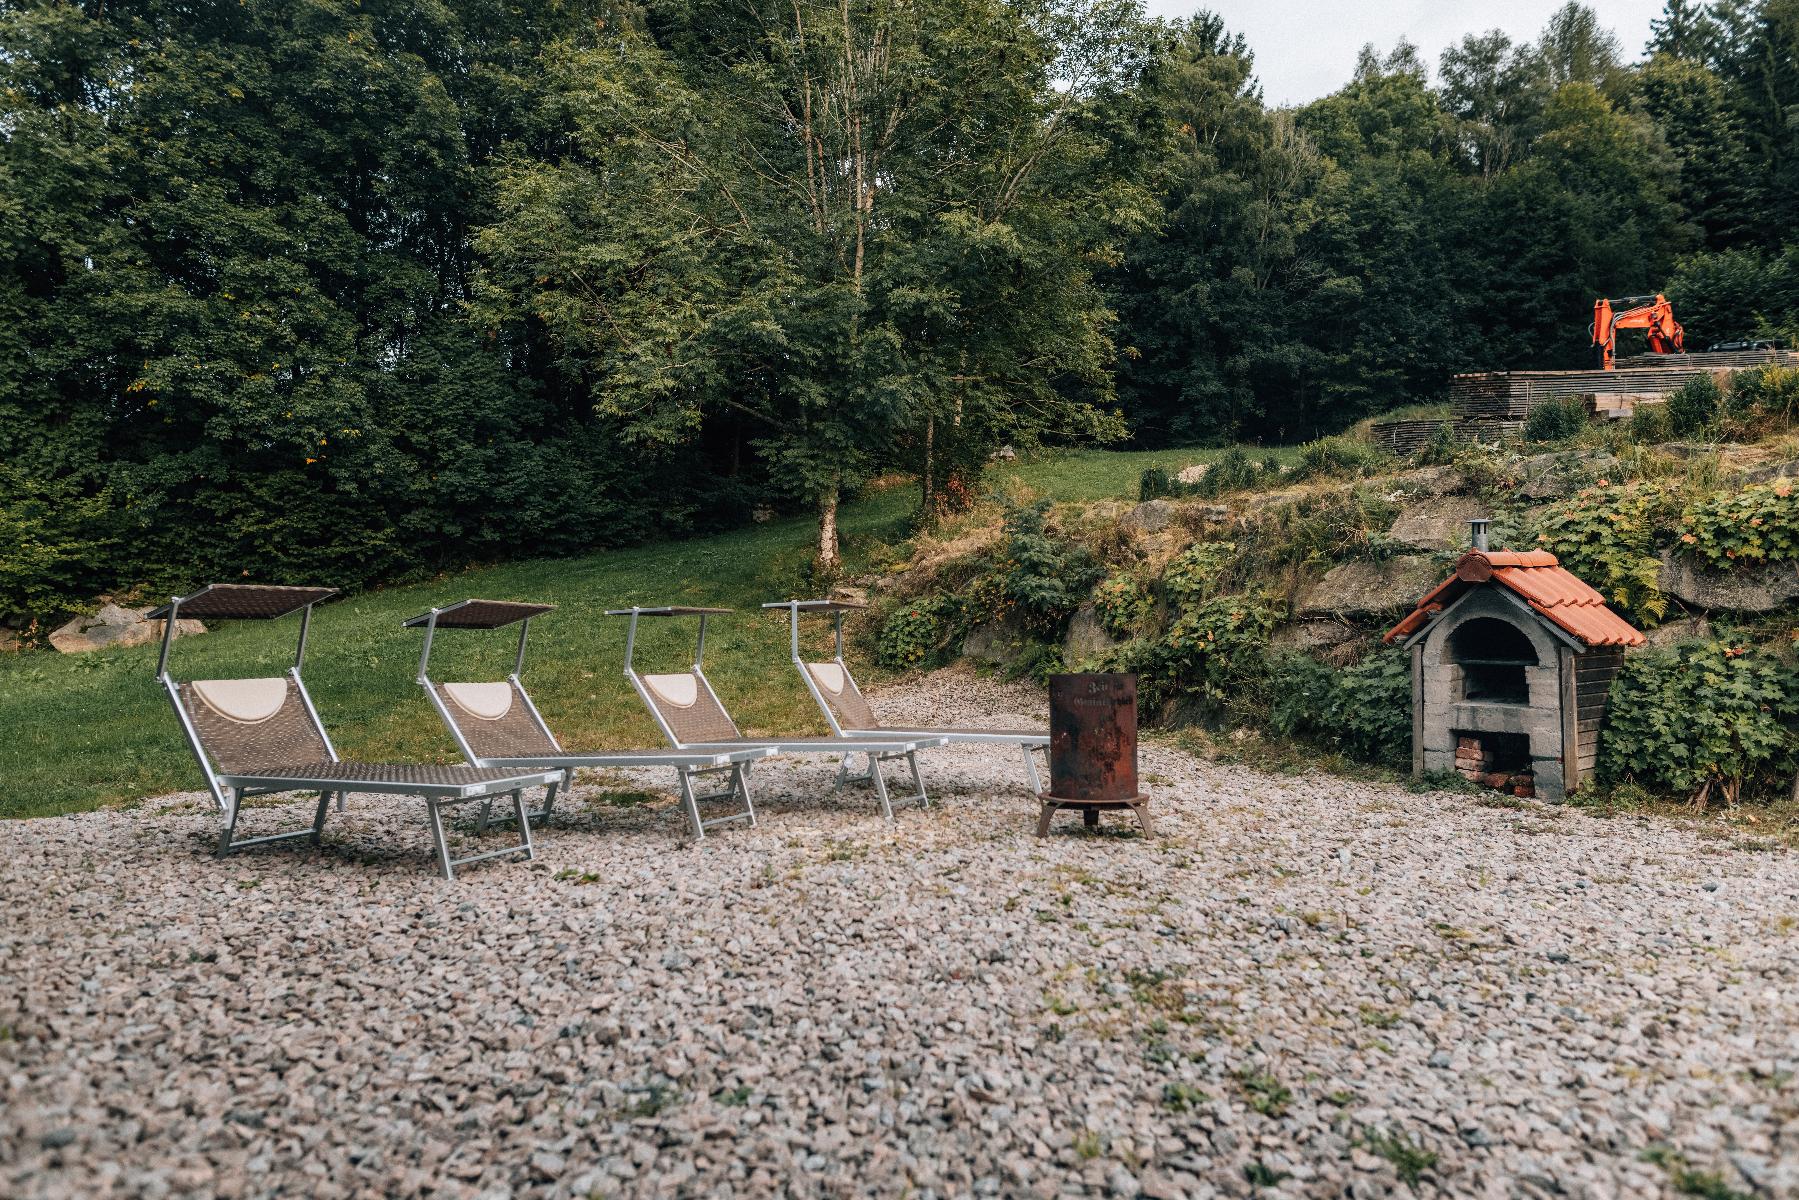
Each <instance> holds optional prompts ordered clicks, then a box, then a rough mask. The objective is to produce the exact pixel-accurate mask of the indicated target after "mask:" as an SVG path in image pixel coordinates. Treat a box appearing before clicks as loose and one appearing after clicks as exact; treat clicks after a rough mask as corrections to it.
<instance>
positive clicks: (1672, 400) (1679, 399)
mask: <svg viewBox="0 0 1799 1200" xmlns="http://www.w3.org/2000/svg"><path fill="white" fill-rule="evenodd" d="M1723 404H1724V393H1723V392H1721V391H1719V390H1718V385H1717V384H1716V383H1715V382H1713V380H1712V377H1711V376H1710V375H1700V376H1697V377H1695V378H1693V379H1689V380H1687V381H1686V382H1685V383H1683V384H1681V385H1680V386H1679V387H1678V388H1675V389H1674V390H1673V391H1672V392H1669V393H1668V398H1667V400H1665V401H1664V402H1663V404H1662V408H1663V410H1664V411H1665V412H1666V413H1667V414H1668V428H1669V430H1670V431H1671V432H1672V433H1673V434H1674V436H1675V437H1690V436H1692V435H1693V434H1695V433H1699V432H1701V431H1702V430H1704V429H1707V428H1709V427H1710V426H1711V424H1712V422H1714V421H1716V420H1717V419H1718V411H1719V409H1720V408H1722V407H1723ZM1633 415H1634V414H1633Z"/></svg>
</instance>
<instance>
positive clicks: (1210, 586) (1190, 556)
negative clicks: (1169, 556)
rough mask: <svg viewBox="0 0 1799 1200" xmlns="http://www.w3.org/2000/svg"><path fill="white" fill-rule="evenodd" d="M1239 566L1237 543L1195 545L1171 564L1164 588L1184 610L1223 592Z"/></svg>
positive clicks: (1181, 553) (1165, 574)
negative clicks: (1232, 570)
mask: <svg viewBox="0 0 1799 1200" xmlns="http://www.w3.org/2000/svg"><path fill="white" fill-rule="evenodd" d="M1236 562H1237V543H1235V542H1195V543H1193V545H1191V546H1189V547H1187V548H1186V549H1185V550H1183V551H1181V552H1180V553H1179V554H1177V555H1175V556H1174V558H1173V560H1172V561H1170V562H1169V564H1168V567H1167V569H1166V570H1164V571H1163V572H1162V587H1163V588H1164V589H1165V590H1166V591H1167V593H1168V598H1169V599H1170V600H1172V601H1174V602H1175V603H1176V604H1177V605H1180V606H1182V607H1186V606H1188V605H1191V604H1197V603H1199V602H1200V601H1202V600H1209V599H1211V598H1212V597H1213V596H1215V595H1217V594H1218V593H1219V591H1221V590H1222V588H1223V585H1224V581H1225V579H1226V578H1227V577H1228V576H1229V575H1230V571H1231V568H1232V567H1233V566H1234V565H1235V564H1236Z"/></svg>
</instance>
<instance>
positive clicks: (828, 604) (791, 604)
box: [762, 600, 868, 613]
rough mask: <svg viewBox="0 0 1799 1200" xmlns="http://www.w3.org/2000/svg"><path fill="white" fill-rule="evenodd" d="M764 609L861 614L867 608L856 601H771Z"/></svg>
mask: <svg viewBox="0 0 1799 1200" xmlns="http://www.w3.org/2000/svg"><path fill="white" fill-rule="evenodd" d="M762 607H763V608H791V609H798V610H799V611H800V612H813V613H815V612H860V611H862V610H863V609H865V608H867V607H868V605H866V604H859V603H857V602H856V601H854V600H771V601H769V602H768V603H767V604H764V605H763V606H762Z"/></svg>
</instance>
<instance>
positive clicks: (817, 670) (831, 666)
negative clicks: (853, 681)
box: [806, 662, 843, 696]
mask: <svg viewBox="0 0 1799 1200" xmlns="http://www.w3.org/2000/svg"><path fill="white" fill-rule="evenodd" d="M806 669H807V670H808V671H810V672H812V678H813V679H814V680H816V681H817V682H818V686H819V687H821V688H823V689H824V690H825V691H827V692H829V693H831V695H833V696H841V695H843V668H842V667H840V666H838V665H837V664H836V663H834V662H828V663H807V664H806Z"/></svg>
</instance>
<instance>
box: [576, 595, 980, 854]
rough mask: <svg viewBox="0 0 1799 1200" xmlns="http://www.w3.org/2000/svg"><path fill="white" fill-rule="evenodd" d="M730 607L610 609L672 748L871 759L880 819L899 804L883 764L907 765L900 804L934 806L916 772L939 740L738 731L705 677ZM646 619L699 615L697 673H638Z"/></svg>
mask: <svg viewBox="0 0 1799 1200" xmlns="http://www.w3.org/2000/svg"><path fill="white" fill-rule="evenodd" d="M730 611H731V610H730V609H728V608H684V607H669V608H616V609H609V610H607V613H606V615H607V616H609V617H628V618H630V625H629V626H628V628H627V630H626V633H625V678H626V679H629V680H630V681H631V686H632V688H634V689H635V690H636V692H637V695H638V696H639V697H640V698H641V699H642V700H643V703H644V706H645V707H646V708H648V709H649V710H650V716H652V717H653V718H655V721H656V725H657V727H658V728H660V729H661V730H662V735H663V736H664V737H666V738H667V739H668V741H669V745H671V746H674V747H675V748H676V749H680V750H735V749H740V748H742V747H745V746H766V747H769V748H771V749H772V750H774V752H775V753H777V754H828V755H837V756H840V757H842V758H844V759H845V761H847V759H848V756H849V755H851V754H866V755H868V773H867V774H866V775H864V776H858V777H857V779H858V780H859V781H864V782H867V783H870V784H872V785H873V786H874V790H875V795H876V796H877V797H879V799H880V801H881V815H882V816H883V817H885V818H886V819H887V820H889V821H891V820H893V805H894V804H895V803H896V801H895V800H893V799H892V798H890V797H889V796H888V794H887V781H886V780H885V779H884V778H883V777H882V774H881V764H882V763H885V762H899V761H904V762H905V764H906V766H907V767H908V768H910V770H911V772H912V786H913V787H914V788H915V789H916V790H915V791H914V792H913V793H912V794H911V795H909V796H901V797H899V799H898V801H897V803H901V804H905V803H910V802H912V801H917V802H918V803H919V804H921V805H926V804H929V803H930V797H929V796H928V795H926V794H925V786H924V777H923V776H922V775H921V774H920V773H919V770H918V752H919V751H920V750H927V749H930V748H932V747H934V746H942V745H945V744H946V741H945V739H943V738H941V737H936V736H931V735H927V736H924V737H911V736H898V735H893V734H879V735H875V736H872V737H840V736H831V737H773V738H760V737H744V736H743V734H742V733H741V732H740V731H739V730H738V728H737V722H735V721H733V720H732V719H731V715H730V714H729V713H727V712H726V711H725V707H724V705H723V704H721V703H719V699H718V693H716V692H714V691H713V690H712V683H711V681H710V680H708V679H707V678H706V671H705V667H704V666H703V661H704V659H705V654H706V622H707V621H708V620H709V619H710V618H712V617H714V616H718V615H720V614H722V613H728V612H730ZM643 617H698V618H699V638H698V641H697V642H696V643H695V646H694V652H693V669H692V670H689V671H680V672H677V673H674V674H667V675H640V674H638V672H637V667H636V661H635V654H636V648H637V624H638V621H639V620H640V619H641V618H643ZM845 778H846V772H845V771H844V770H843V769H842V768H841V767H840V768H839V770H838V772H837V781H838V786H840V787H841V786H842V784H843V782H844V780H845Z"/></svg>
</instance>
